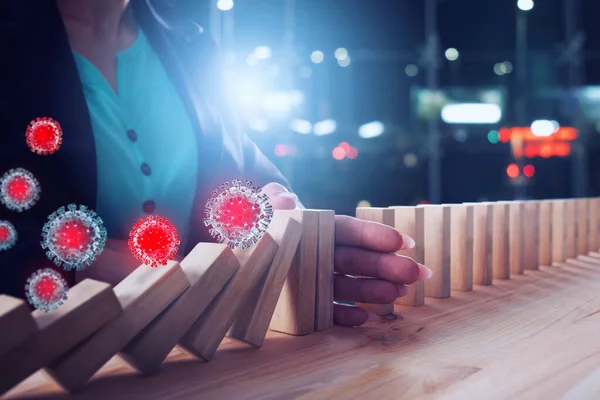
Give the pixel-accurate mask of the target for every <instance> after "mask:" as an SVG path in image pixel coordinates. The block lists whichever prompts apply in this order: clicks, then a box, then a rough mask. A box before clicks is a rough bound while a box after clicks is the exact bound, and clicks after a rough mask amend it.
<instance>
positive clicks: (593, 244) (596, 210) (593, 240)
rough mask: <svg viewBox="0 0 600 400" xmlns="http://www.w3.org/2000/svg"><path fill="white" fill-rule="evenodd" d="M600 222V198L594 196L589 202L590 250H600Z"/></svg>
mask: <svg viewBox="0 0 600 400" xmlns="http://www.w3.org/2000/svg"><path fill="white" fill-rule="evenodd" d="M599 224H600V199H598V198H592V199H590V203H589V218H588V232H589V242H588V251H590V252H597V251H598V250H600V241H599V240H600V236H599V235H598V230H599V229H598V228H599Z"/></svg>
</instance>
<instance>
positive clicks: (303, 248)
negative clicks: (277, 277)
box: [269, 210, 319, 336]
mask: <svg viewBox="0 0 600 400" xmlns="http://www.w3.org/2000/svg"><path fill="white" fill-rule="evenodd" d="M289 215H290V217H291V218H293V219H295V220H296V221H297V222H299V223H300V224H301V225H302V237H301V238H300V243H299V244H298V249H297V250H296V255H295V256H294V259H293V261H292V265H291V266H290V270H289V272H288V276H287V278H286V280H285V283H284V285H283V289H282V290H281V295H280V296H279V300H278V301H277V306H276V307H275V312H274V313H273V318H272V319H271V324H270V326H269V328H270V329H272V330H275V331H278V332H283V333H287V334H289V335H296V336H302V335H308V334H310V333H313V332H314V331H315V299H316V289H317V246H318V240H319V212H318V211H315V210H291V211H290V212H289Z"/></svg>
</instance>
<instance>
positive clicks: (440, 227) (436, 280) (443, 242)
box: [418, 205, 450, 299]
mask: <svg viewBox="0 0 600 400" xmlns="http://www.w3.org/2000/svg"><path fill="white" fill-rule="evenodd" d="M418 207H422V208H423V221H424V224H425V243H424V246H425V265H426V266H428V267H429V268H430V269H431V270H432V271H433V276H432V277H431V278H430V279H428V280H427V281H426V282H425V297H434V298H440V299H443V298H447V297H450V207H448V206H445V205H420V206H418Z"/></svg>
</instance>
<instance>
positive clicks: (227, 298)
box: [179, 232, 279, 361]
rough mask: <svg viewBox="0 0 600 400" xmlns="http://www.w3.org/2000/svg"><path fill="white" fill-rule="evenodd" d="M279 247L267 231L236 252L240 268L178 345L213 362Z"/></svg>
mask: <svg viewBox="0 0 600 400" xmlns="http://www.w3.org/2000/svg"><path fill="white" fill-rule="evenodd" d="M278 247H279V246H277V243H276V242H275V240H274V239H273V238H272V237H271V235H270V234H269V232H266V233H265V234H264V235H263V237H262V238H261V239H260V240H259V241H258V243H256V244H255V245H254V246H252V247H250V248H249V249H245V250H242V249H236V250H235V251H234V253H235V255H236V257H237V259H238V260H239V263H240V265H241V267H240V269H239V270H238V272H237V273H236V274H235V276H234V277H233V278H232V279H231V280H230V281H229V283H228V284H227V286H226V287H225V288H224V289H223V290H222V291H221V292H220V293H219V295H218V296H217V297H216V298H215V299H214V300H213V301H212V303H210V305H209V306H208V308H207V309H206V311H204V313H203V314H202V315H201V316H200V318H199V319H198V320H197V321H196V322H194V324H193V325H192V326H191V328H190V329H189V330H188V331H187V333H186V334H185V335H184V336H183V338H182V339H181V340H180V342H179V344H180V345H181V346H182V347H183V348H184V349H185V350H187V351H188V352H190V353H192V354H194V355H196V356H198V357H202V358H203V359H205V360H207V361H208V360H212V358H213V356H214V355H215V353H216V351H217V348H218V347H219V345H220V344H221V342H222V341H223V338H224V337H225V335H226V334H227V331H228V330H229V328H231V325H232V324H233V321H235V319H236V318H237V317H239V316H240V311H241V310H242V309H243V306H244V305H245V304H246V303H248V302H249V299H250V297H251V295H252V293H253V292H254V290H255V288H256V287H257V285H258V284H259V283H260V280H261V278H262V277H263V276H264V275H265V273H266V271H267V268H268V267H269V265H271V262H272V261H273V258H274V257H275V253H276V252H277V248H278Z"/></svg>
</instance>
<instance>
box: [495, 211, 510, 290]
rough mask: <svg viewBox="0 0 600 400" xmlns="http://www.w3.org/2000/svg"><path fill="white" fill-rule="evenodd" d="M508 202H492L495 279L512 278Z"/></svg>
mask: <svg viewBox="0 0 600 400" xmlns="http://www.w3.org/2000/svg"><path fill="white" fill-rule="evenodd" d="M508 207H509V204H508V203H507V202H498V203H492V210H493V211H492V227H491V228H492V253H491V260H492V271H493V277H494V279H510V265H509V254H510V253H509V247H508V236H509V235H508V226H509V225H508V216H509V213H508Z"/></svg>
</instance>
